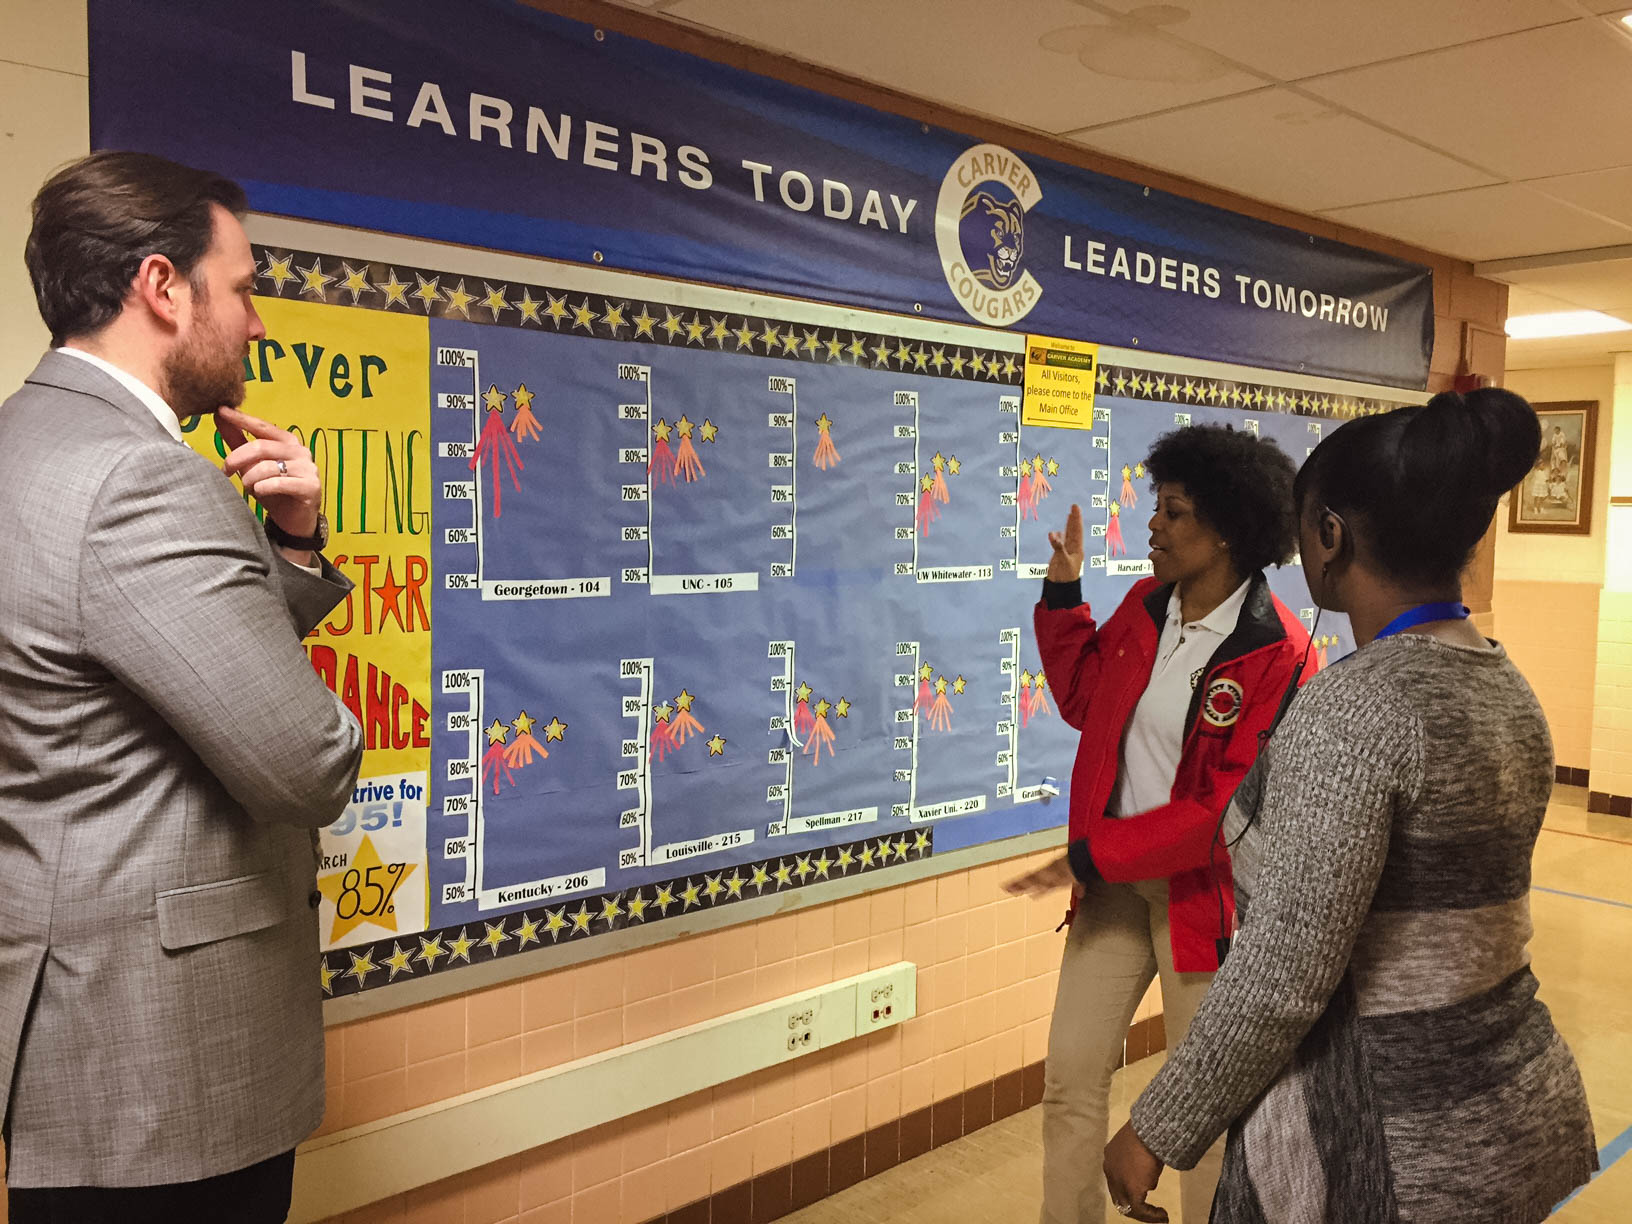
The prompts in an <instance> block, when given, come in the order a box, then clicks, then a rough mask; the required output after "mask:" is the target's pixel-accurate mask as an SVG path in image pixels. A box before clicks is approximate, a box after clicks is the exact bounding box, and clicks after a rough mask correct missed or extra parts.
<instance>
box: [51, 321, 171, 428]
mask: <svg viewBox="0 0 1632 1224" xmlns="http://www.w3.org/2000/svg"><path fill="white" fill-rule="evenodd" d="M57 352H59V353H67V354H68V355H69V356H70V357H77V358H79V359H80V360H81V361H86V362H89V363H90V364H91V365H93V366H95V367H96V368H97V369H99V370H101V371H102V372H103V373H104V374H106V375H107V376H108V377H109V378H112V379H113V380H114V381H116V382H117V383H118V384H119V385H120V386H121V387H123V388H124V389H125V390H126V391H129V392H130V393H131V394H132V395H134V396H135V397H136V398H137V399H138V400H140V401H141V403H142V407H144V408H146V409H147V410H148V411H149V412H151V413H152V414H153V419H154V420H156V421H158V423H159V424H160V425H162V426H164V431H165V433H167V434H169V435H170V436H171V437H172V438H174V439H175V440H176V441H177V442H181V441H184V439H183V438H182V436H181V421H180V420H178V419H177V417H176V411H175V409H174V408H172V407H170V405H169V404H167V403H165V402H164V397H163V396H162V395H160V394H159V393H158V392H157V391H155V390H153V388H152V387H150V386H148V385H147V384H146V383H144V382H143V381H142V380H141V379H139V378H137V377H136V376H135V375H134V374H131V373H128V372H127V371H125V370H121V369H120V368H119V367H118V366H116V365H114V364H113V363H112V362H111V361H105V360H103V359H102V358H101V357H98V356H96V355H95V354H94V353H87V352H86V351H85V350H84V349H79V348H73V347H72V346H70V345H66V344H65V345H63V346H62V347H61V348H59V349H58V350H57Z"/></svg>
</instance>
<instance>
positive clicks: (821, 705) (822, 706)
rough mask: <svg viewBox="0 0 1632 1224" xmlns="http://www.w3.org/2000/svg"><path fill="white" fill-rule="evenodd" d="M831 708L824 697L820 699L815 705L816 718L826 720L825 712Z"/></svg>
mask: <svg viewBox="0 0 1632 1224" xmlns="http://www.w3.org/2000/svg"><path fill="white" fill-rule="evenodd" d="M832 708H833V707H832V706H831V705H830V704H829V703H828V700H827V698H825V697H824V698H822V699H821V700H820V701H818V702H817V703H816V717H817V718H826V717H827V712H828V711H829V710H831V709H832Z"/></svg>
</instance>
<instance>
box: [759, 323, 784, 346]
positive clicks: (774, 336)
mask: <svg viewBox="0 0 1632 1224" xmlns="http://www.w3.org/2000/svg"><path fill="white" fill-rule="evenodd" d="M759 342H760V343H761V344H763V345H764V346H765V351H766V352H767V353H773V352H775V351H776V346H777V345H778V344H781V343H782V333H781V332H779V331H777V330H776V328H774V327H772V326H771V325H770V324H769V323H767V324H765V330H764V331H762V332H760V333H759Z"/></svg>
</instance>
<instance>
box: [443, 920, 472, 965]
mask: <svg viewBox="0 0 1632 1224" xmlns="http://www.w3.org/2000/svg"><path fill="white" fill-rule="evenodd" d="M475 946H476V941H475V940H474V939H472V938H471V937H470V936H468V935H466V934H465V928H464V927H460V928H459V938H458V939H450V940H448V956H449V957H450V958H451V959H450V960H449V961H448V964H450V965H451V964H453V962H454V961H456V960H462V961H464V962H465V964H467V965H468V964H470V950H471V949H472V948H474V947H475Z"/></svg>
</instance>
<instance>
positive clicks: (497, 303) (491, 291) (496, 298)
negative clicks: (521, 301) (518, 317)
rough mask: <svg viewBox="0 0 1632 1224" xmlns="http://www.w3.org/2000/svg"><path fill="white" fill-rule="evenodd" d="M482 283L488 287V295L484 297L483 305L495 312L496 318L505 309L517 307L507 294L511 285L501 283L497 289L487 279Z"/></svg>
mask: <svg viewBox="0 0 1632 1224" xmlns="http://www.w3.org/2000/svg"><path fill="white" fill-rule="evenodd" d="M482 284H483V286H485V287H486V289H487V296H486V297H484V298H483V299H482V305H483V306H486V307H487V308H488V310H490V311H492V312H493V317H494V318H495V319H497V318H498V317H499V316H500V315H501V314H503V313H504V312H505V311H507V310H514V309H515V307H514V306H512V305H511V304H510V299H509V298H508V297H506V296H505V291H506V290H508V289H509V288H510V286H509V285H500V286H499V287H498V288H497V289H495V288H493V286H492V285H489V284H488V283H487V282H486V281H483V282H482Z"/></svg>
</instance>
